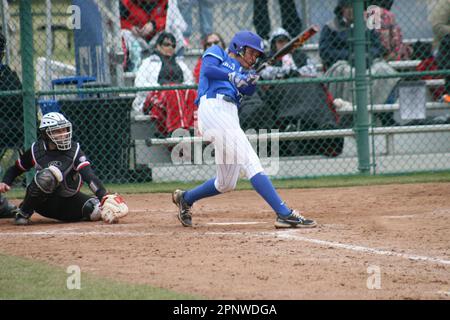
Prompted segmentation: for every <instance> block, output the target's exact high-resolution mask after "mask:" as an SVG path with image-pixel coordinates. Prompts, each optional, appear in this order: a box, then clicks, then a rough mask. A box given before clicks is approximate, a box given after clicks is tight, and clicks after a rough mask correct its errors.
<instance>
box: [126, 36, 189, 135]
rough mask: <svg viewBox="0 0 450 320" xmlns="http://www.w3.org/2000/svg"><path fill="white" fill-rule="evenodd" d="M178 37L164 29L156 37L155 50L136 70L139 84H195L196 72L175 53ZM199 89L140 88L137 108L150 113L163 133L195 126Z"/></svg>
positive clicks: (149, 85)
mask: <svg viewBox="0 0 450 320" xmlns="http://www.w3.org/2000/svg"><path fill="white" fill-rule="evenodd" d="M175 48H176V41H175V37H174V36H173V35H172V34H171V33H167V32H163V33H161V34H160V35H159V36H158V38H157V40H156V50H155V53H154V54H152V55H151V56H149V57H148V58H146V59H144V60H143V61H142V64H141V66H140V67H139V70H138V72H137V74H136V79H135V86H136V87H155V86H162V85H165V86H167V85H173V84H187V85H189V84H193V78H192V72H191V70H189V68H188V67H187V65H186V64H185V63H184V61H183V59H182V58H179V57H176V56H175ZM195 98H196V91H195V90H192V89H188V90H163V91H152V92H148V93H147V92H138V94H137V96H136V98H135V99H134V101H133V110H134V111H137V112H142V113H144V114H150V116H151V118H152V119H154V120H155V121H156V122H157V124H158V129H159V131H160V133H162V134H164V135H167V134H169V133H171V132H172V131H173V130H175V129H177V128H186V129H190V128H193V125H194V112H195V110H196V107H195V104H194V100H195Z"/></svg>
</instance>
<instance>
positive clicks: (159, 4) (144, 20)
mask: <svg viewBox="0 0 450 320" xmlns="http://www.w3.org/2000/svg"><path fill="white" fill-rule="evenodd" d="M167 6H168V0H120V25H121V28H122V29H128V30H130V31H131V32H132V33H133V34H134V35H135V36H139V37H142V38H143V39H145V40H147V41H150V40H151V39H152V38H153V37H154V36H155V34H157V33H158V32H161V31H164V29H165V27H166V17H167Z"/></svg>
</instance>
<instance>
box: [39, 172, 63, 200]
mask: <svg viewBox="0 0 450 320" xmlns="http://www.w3.org/2000/svg"><path fill="white" fill-rule="evenodd" d="M62 180H63V174H62V172H61V170H59V169H58V168H57V167H55V166H50V167H48V168H45V169H42V170H41V171H39V172H38V173H36V175H35V176H34V182H35V183H36V185H37V186H38V188H39V189H40V190H41V191H42V192H44V193H52V192H54V191H55V190H56V188H57V187H58V185H59V183H60V182H61V181H62Z"/></svg>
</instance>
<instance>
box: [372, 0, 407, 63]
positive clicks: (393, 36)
mask: <svg viewBox="0 0 450 320" xmlns="http://www.w3.org/2000/svg"><path fill="white" fill-rule="evenodd" d="M393 4H394V0H376V1H371V5H376V6H378V7H380V10H381V12H380V14H381V15H380V20H381V28H379V29H375V31H376V32H377V33H378V35H379V37H380V41H381V44H382V45H383V47H384V59H385V60H386V61H394V60H408V59H410V57H411V54H412V47H411V46H410V45H407V44H404V43H403V34H402V29H401V28H400V26H399V25H398V24H397V21H396V17H395V14H394V13H393V12H392V11H390V10H391V8H392V5H393Z"/></svg>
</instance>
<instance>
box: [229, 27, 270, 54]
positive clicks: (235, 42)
mask: <svg viewBox="0 0 450 320" xmlns="http://www.w3.org/2000/svg"><path fill="white" fill-rule="evenodd" d="M245 47H250V48H253V49H255V50H256V51H259V52H261V53H262V54H264V42H263V39H262V38H261V37H260V36H258V35H257V34H256V33H253V32H251V31H247V30H244V31H239V32H238V33H236V34H235V35H234V37H233V39H231V41H230V45H229V46H228V51H229V52H232V53H234V54H242V53H243V52H244V48H245Z"/></svg>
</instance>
